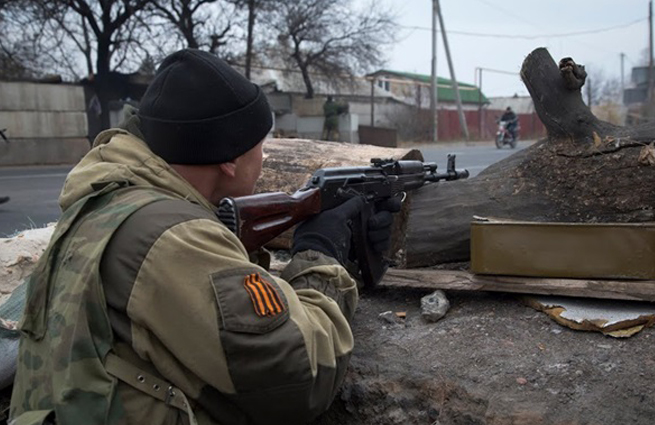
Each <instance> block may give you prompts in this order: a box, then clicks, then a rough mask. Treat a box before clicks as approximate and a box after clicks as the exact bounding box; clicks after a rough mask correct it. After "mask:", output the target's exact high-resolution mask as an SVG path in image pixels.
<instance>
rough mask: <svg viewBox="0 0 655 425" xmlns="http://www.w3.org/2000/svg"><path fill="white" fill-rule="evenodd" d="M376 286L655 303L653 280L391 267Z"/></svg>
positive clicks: (654, 283)
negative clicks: (533, 275)
mask: <svg viewBox="0 0 655 425" xmlns="http://www.w3.org/2000/svg"><path fill="white" fill-rule="evenodd" d="M378 286H380V287H381V288H384V287H387V288H417V289H425V290H431V291H433V290H435V289H442V290H452V291H474V292H480V291H491V292H508V293H516V294H541V295H563V296H568V297H588V298H602V299H616V300H630V301H649V302H655V281H653V280H605V279H594V280H587V279H546V278H527V277H515V276H486V275H476V274H472V273H469V272H467V271H463V270H430V269H409V270H408V269H394V268H391V269H389V270H388V271H387V273H386V274H385V275H384V279H382V281H381V282H380V283H379V284H378Z"/></svg>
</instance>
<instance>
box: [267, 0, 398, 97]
mask: <svg viewBox="0 0 655 425" xmlns="http://www.w3.org/2000/svg"><path fill="white" fill-rule="evenodd" d="M275 6H276V7H275V10H274V11H272V13H271V21H270V27H271V29H272V30H273V31H274V32H275V34H277V37H276V41H277V43H276V45H275V46H272V48H271V52H272V53H273V54H274V55H282V57H283V58H284V59H285V60H286V61H287V63H288V64H290V65H291V66H294V67H297V68H298V69H299V70H300V72H301V74H302V78H303V82H304V84H305V88H306V97H307V98H309V99H311V98H313V97H314V86H313V83H312V76H311V75H312V73H318V74H320V75H322V76H324V77H326V78H327V79H335V78H343V77H344V76H348V75H354V74H356V73H357V72H362V73H364V72H366V71H368V70H369V69H370V68H371V67H372V66H377V65H379V64H381V63H382V62H383V61H384V55H383V54H382V47H383V46H384V45H385V44H388V43H391V42H392V41H393V39H394V34H395V31H396V23H395V18H394V16H393V15H392V14H391V13H390V12H389V11H388V10H386V9H383V8H382V7H381V6H380V5H379V4H377V5H376V4H374V2H371V3H370V4H369V5H368V6H367V7H366V8H365V10H362V11H357V10H354V8H353V6H352V1H351V0H306V1H296V0H275Z"/></svg>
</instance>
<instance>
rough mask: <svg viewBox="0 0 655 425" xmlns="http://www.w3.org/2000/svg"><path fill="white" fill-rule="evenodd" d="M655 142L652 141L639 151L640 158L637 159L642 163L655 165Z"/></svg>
mask: <svg viewBox="0 0 655 425" xmlns="http://www.w3.org/2000/svg"><path fill="white" fill-rule="evenodd" d="M654 144H655V142H651V144H650V145H647V146H644V147H643V148H641V152H639V159H637V161H638V162H639V164H641V165H655V146H653V145H654Z"/></svg>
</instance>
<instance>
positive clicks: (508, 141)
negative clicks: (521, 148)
mask: <svg viewBox="0 0 655 425" xmlns="http://www.w3.org/2000/svg"><path fill="white" fill-rule="evenodd" d="M496 122H497V123H498V130H496V147H497V148H498V149H502V148H503V146H505V145H509V147H510V148H512V149H514V148H515V147H516V142H517V141H518V138H519V136H518V134H519V123H518V121H516V126H515V127H514V132H513V133H512V132H511V131H509V129H508V128H507V127H508V126H509V124H510V121H503V120H497V121H496Z"/></svg>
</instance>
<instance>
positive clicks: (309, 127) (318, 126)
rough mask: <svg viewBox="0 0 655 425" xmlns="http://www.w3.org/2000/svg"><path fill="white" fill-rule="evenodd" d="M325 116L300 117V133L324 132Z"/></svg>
mask: <svg viewBox="0 0 655 425" xmlns="http://www.w3.org/2000/svg"><path fill="white" fill-rule="evenodd" d="M323 120H324V118H323V117H298V121H297V128H298V133H300V134H304V133H318V134H321V133H322V132H323Z"/></svg>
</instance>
